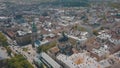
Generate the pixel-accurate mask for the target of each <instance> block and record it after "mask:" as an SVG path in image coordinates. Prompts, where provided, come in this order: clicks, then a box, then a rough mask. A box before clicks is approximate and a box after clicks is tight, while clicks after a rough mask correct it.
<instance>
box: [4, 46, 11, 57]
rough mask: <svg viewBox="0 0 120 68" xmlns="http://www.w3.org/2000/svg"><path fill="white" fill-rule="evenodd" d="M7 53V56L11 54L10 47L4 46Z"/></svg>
mask: <svg viewBox="0 0 120 68" xmlns="http://www.w3.org/2000/svg"><path fill="white" fill-rule="evenodd" d="M5 48H6V50H7V53H8V56H11V53H12V50H11V49H10V47H5Z"/></svg>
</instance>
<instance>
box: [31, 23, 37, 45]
mask: <svg viewBox="0 0 120 68" xmlns="http://www.w3.org/2000/svg"><path fill="white" fill-rule="evenodd" d="M36 40H37V27H36V24H35V23H34V22H33V23H32V46H33V47H35V41H36Z"/></svg>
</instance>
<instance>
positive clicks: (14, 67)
mask: <svg viewBox="0 0 120 68" xmlns="http://www.w3.org/2000/svg"><path fill="white" fill-rule="evenodd" d="M7 62H8V63H7V65H8V67H9V68H33V66H32V65H31V64H30V63H29V62H28V61H27V60H26V59H25V58H24V57H23V56H22V55H15V57H12V58H11V59H8V60H7Z"/></svg>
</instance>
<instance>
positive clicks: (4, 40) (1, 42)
mask: <svg viewBox="0 0 120 68" xmlns="http://www.w3.org/2000/svg"><path fill="white" fill-rule="evenodd" d="M7 45H8V43H7V38H6V37H5V36H4V35H3V34H2V32H0V46H7Z"/></svg>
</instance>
